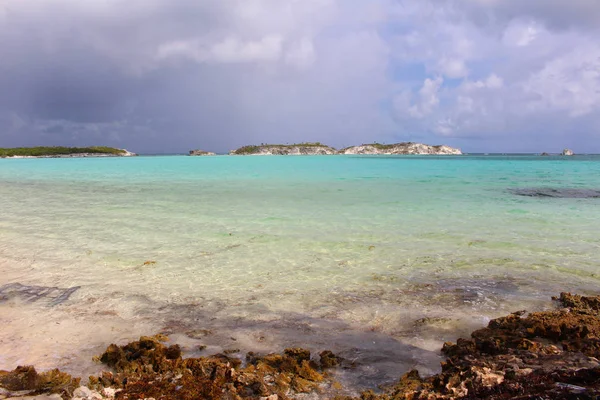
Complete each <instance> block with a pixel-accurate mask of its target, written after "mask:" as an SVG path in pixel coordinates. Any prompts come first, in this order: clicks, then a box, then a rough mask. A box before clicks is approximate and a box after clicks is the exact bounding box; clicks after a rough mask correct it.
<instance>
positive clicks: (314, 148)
mask: <svg viewBox="0 0 600 400" xmlns="http://www.w3.org/2000/svg"><path fill="white" fill-rule="evenodd" d="M229 154H230V155H236V156H239V155H285V156H287V155H329V154H337V150H336V149H334V148H333V147H330V146H327V145H324V144H322V143H319V142H315V143H298V144H262V145H260V146H244V147H240V148H239V149H236V150H231V151H230V152H229Z"/></svg>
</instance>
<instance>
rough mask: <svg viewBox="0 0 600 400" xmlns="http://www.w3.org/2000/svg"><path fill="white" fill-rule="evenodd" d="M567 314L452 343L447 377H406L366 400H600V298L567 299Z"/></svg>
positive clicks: (517, 320) (512, 318) (509, 323)
mask: <svg viewBox="0 0 600 400" xmlns="http://www.w3.org/2000/svg"><path fill="white" fill-rule="evenodd" d="M555 300H557V301H558V303H559V305H560V306H561V307H562V308H559V309H556V310H553V311H545V312H537V313H531V314H529V315H527V316H524V315H525V312H523V311H521V312H516V313H513V314H511V315H508V316H506V317H502V318H497V319H494V320H492V321H490V323H489V324H488V326H487V327H486V328H483V329H479V330H476V331H475V332H473V333H472V334H471V338H470V339H458V341H457V342H456V343H445V344H444V347H443V349H442V352H443V353H444V354H445V355H446V356H447V357H448V359H447V360H446V361H445V362H443V363H442V372H441V373H439V374H437V375H434V376H431V377H426V378H422V377H421V376H419V373H418V372H417V371H414V370H413V371H410V372H408V373H407V374H405V375H404V376H403V377H402V378H401V379H400V381H399V382H398V383H397V384H396V385H394V386H393V387H390V388H387V390H385V392H384V393H383V394H375V393H373V392H365V393H363V394H362V396H361V399H362V400H400V399H411V400H412V399H494V400H500V399H597V398H600V361H598V357H600V296H597V297H584V296H578V295H572V294H569V293H561V295H560V297H559V298H555Z"/></svg>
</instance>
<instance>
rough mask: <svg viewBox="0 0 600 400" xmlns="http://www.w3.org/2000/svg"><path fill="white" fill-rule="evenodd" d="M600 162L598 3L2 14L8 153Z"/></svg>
mask: <svg viewBox="0 0 600 400" xmlns="http://www.w3.org/2000/svg"><path fill="white" fill-rule="evenodd" d="M298 141H321V142H324V143H327V144H330V145H333V146H335V147H341V146H346V145H351V144H360V143H365V142H372V141H379V142H385V143H391V142H398V141H419V142H425V143H431V144H442V143H443V144H448V145H453V146H458V147H461V148H462V149H463V150H464V151H467V152H478V151H501V152H505V151H515V152H520V151H524V152H528V151H529V152H541V151H550V152H556V151H560V150H562V149H563V148H564V147H571V148H573V149H574V150H575V151H579V152H600V3H599V2H598V0H568V1H567V0H454V1H451V0H418V1H417V0H119V1H117V0H85V1H82V0H0V147H12V146H31V145H90V144H106V145H112V146H117V147H126V148H128V149H130V150H132V151H137V152H142V153H144V152H145V153H148V152H151V153H160V152H186V151H187V150H189V149H191V148H202V149H206V150H213V151H219V152H224V151H227V150H229V149H232V148H236V147H239V146H241V145H244V144H250V143H262V142H269V143H288V142H289V143H292V142H298Z"/></svg>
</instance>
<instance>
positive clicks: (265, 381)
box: [0, 293, 600, 400]
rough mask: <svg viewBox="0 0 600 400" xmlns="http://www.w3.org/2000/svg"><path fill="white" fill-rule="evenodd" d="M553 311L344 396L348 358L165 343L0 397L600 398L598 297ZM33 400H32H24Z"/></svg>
mask: <svg viewBox="0 0 600 400" xmlns="http://www.w3.org/2000/svg"><path fill="white" fill-rule="evenodd" d="M554 300H555V301H556V308H555V309H554V310H551V311H544V312H537V313H531V314H526V312H525V311H519V312H515V313H513V314H510V315H508V316H506V317H502V318H497V319H494V320H492V321H490V323H489V324H488V326H487V327H486V328H482V329H479V330H476V331H475V332H473V333H472V334H471V338H469V339H458V341H457V343H445V344H444V347H443V349H442V350H441V351H442V353H443V354H444V355H445V356H446V357H447V359H446V361H444V362H443V363H442V372H441V373H439V374H436V375H433V376H429V377H421V376H420V375H419V372H418V371H416V370H413V371H409V372H407V373H405V374H404V375H403V376H402V377H401V378H400V379H399V381H398V382H397V383H396V384H395V385H393V386H390V387H386V388H381V390H380V391H379V392H377V393H376V392H374V391H372V390H367V391H365V392H363V393H361V394H352V393H349V392H348V391H347V390H345V389H344V387H343V386H342V385H341V384H340V383H338V382H337V381H336V371H339V370H343V369H352V368H355V367H356V366H355V365H354V363H353V362H352V360H345V359H342V358H340V357H338V356H336V355H335V354H333V353H332V352H331V351H328V350H324V351H321V352H320V353H319V355H318V357H314V356H312V355H311V353H310V351H308V350H305V349H301V348H289V349H286V350H284V351H283V352H282V353H278V354H275V353H273V354H267V355H259V354H254V353H248V354H247V355H246V356H245V358H241V357H238V356H237V354H236V353H235V352H228V354H216V355H213V356H209V357H199V358H183V357H182V351H181V348H180V347H179V345H177V344H168V340H169V339H168V337H166V336H164V335H157V336H153V337H142V338H140V340H139V341H135V342H132V343H129V344H127V345H125V346H117V345H115V344H111V345H110V346H109V347H108V348H107V349H106V351H105V352H104V353H103V354H102V355H100V356H99V357H98V358H97V361H98V362H100V363H102V364H104V365H105V367H106V368H107V370H106V371H105V372H103V373H101V374H100V375H99V376H91V377H90V378H89V379H88V382H85V384H84V385H82V382H81V380H80V379H79V378H73V377H72V376H70V375H68V374H66V373H62V372H60V371H59V370H52V371H47V372H42V373H38V372H37V371H36V370H35V369H34V367H32V366H19V367H17V368H16V369H15V370H13V371H10V372H7V371H0V399H8V398H26V397H24V396H41V397H37V398H38V399H39V400H42V399H60V398H62V399H151V398H152V399H164V400H169V399H173V400H174V399H268V400H279V399H292V398H307V397H306V396H310V398H323V399H336V400H358V399H360V400H400V399H498V400H499V399H596V398H599V397H600V361H599V360H598V358H600V296H594V297H584V296H578V295H572V294H569V293H562V294H561V295H560V296H559V297H558V298H555V299H554ZM29 398H35V397H29Z"/></svg>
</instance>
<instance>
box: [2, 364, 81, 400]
mask: <svg viewBox="0 0 600 400" xmlns="http://www.w3.org/2000/svg"><path fill="white" fill-rule="evenodd" d="M79 382H80V379H79V378H73V377H72V376H71V375H69V374H66V373H64V372H60V371H59V370H58V369H53V370H50V371H46V372H42V373H41V374H38V373H37V371H36V370H35V368H34V367H32V366H24V367H21V366H20V367H17V368H15V369H14V370H13V371H10V372H7V371H0V387H2V388H4V389H7V390H9V391H11V392H18V391H27V392H28V394H29V395H34V394H42V393H43V394H53V393H58V394H61V395H65V396H69V397H70V396H71V394H72V393H73V391H74V390H75V389H76V388H77V387H78V386H79Z"/></svg>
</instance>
